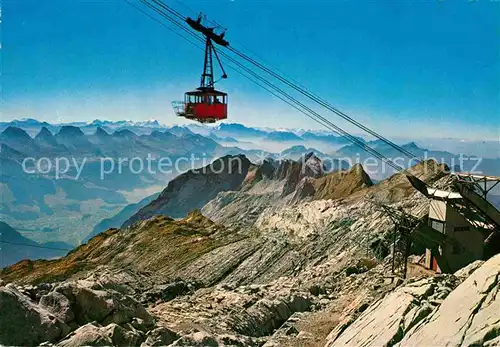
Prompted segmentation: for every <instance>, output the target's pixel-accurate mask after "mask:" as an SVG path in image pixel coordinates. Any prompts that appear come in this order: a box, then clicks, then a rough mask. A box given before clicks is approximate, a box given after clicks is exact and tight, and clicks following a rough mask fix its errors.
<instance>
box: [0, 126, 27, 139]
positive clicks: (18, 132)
mask: <svg viewBox="0 0 500 347" xmlns="http://www.w3.org/2000/svg"><path fill="white" fill-rule="evenodd" d="M2 135H4V136H6V137H9V138H11V139H19V140H31V137H30V136H29V135H28V133H27V132H26V131H24V130H23V129H21V128H18V127H13V126H8V127H7V128H6V129H5V130H4V131H3V132H2Z"/></svg>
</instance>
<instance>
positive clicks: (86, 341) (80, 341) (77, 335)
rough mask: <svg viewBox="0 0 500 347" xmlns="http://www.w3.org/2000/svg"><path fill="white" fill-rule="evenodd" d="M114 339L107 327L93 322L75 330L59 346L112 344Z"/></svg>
mask: <svg viewBox="0 0 500 347" xmlns="http://www.w3.org/2000/svg"><path fill="white" fill-rule="evenodd" d="M111 345H113V340H112V339H111V337H110V336H109V334H108V332H107V331H106V329H102V328H100V327H98V326H96V325H94V324H92V323H87V324H85V325H83V326H81V327H80V328H78V329H77V330H75V331H73V332H72V333H71V334H70V335H68V336H67V337H66V338H65V339H64V340H62V341H61V342H59V343H58V344H57V347H79V346H111Z"/></svg>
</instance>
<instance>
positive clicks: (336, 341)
mask: <svg viewBox="0 0 500 347" xmlns="http://www.w3.org/2000/svg"><path fill="white" fill-rule="evenodd" d="M454 285H455V281H454V278H453V277H451V276H442V277H434V278H428V279H423V280H420V281H417V282H413V283H409V284H407V285H406V286H403V287H399V288H398V289H396V290H395V291H394V292H392V293H390V294H389V295H387V296H386V297H385V298H383V299H380V300H379V301H377V302H376V303H374V304H372V305H371V306H370V307H368V308H367V309H366V310H365V311H364V312H363V313H362V314H361V315H360V316H359V318H357V319H356V320H355V321H354V322H352V324H350V325H348V326H347V327H346V328H345V330H343V331H341V332H340V333H339V332H335V331H334V332H332V334H330V336H329V338H328V343H327V344H326V346H328V347H333V346H392V345H394V344H395V343H397V342H399V341H400V340H401V339H402V338H403V336H404V334H405V333H406V332H407V331H408V329H410V328H411V327H413V326H415V325H416V324H417V323H418V322H419V321H421V320H423V319H424V318H425V317H426V316H427V315H429V314H430V312H431V311H432V309H433V307H432V306H435V304H433V303H434V298H436V297H439V296H442V293H446V292H447V291H446V290H445V289H444V288H450V287H451V288H453V287H454ZM424 345H425V344H424Z"/></svg>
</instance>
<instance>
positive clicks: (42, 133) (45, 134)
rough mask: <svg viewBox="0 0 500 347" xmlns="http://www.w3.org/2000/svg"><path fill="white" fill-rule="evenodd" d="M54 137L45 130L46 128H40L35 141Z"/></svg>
mask: <svg viewBox="0 0 500 347" xmlns="http://www.w3.org/2000/svg"><path fill="white" fill-rule="evenodd" d="M53 137H54V135H52V133H51V132H50V130H49V129H47V127H42V128H41V129H40V132H39V133H38V134H37V135H36V137H35V138H36V139H45V138H53Z"/></svg>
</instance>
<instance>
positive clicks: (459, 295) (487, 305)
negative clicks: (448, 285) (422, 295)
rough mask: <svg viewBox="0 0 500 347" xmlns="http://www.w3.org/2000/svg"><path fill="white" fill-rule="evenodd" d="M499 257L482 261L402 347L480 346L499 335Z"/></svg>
mask: <svg viewBox="0 0 500 347" xmlns="http://www.w3.org/2000/svg"><path fill="white" fill-rule="evenodd" d="M499 291H500V255H497V256H495V257H493V258H491V259H490V260H488V261H487V262H485V263H484V264H483V265H482V266H481V267H480V268H479V269H477V270H476V271H474V272H473V273H472V275H471V276H470V277H468V278H467V279H466V280H465V281H464V282H463V283H462V284H460V285H459V286H458V287H457V288H456V289H455V290H454V291H452V292H451V294H450V295H448V297H447V298H446V299H445V300H444V301H443V303H442V304H441V306H440V307H439V309H438V310H436V311H435V312H433V314H432V315H430V316H428V317H427V318H426V319H425V320H423V321H422V322H421V323H420V324H418V325H417V326H416V327H415V328H414V329H412V330H411V331H410V332H408V334H407V335H406V336H405V337H404V338H403V339H402V341H401V344H400V345H401V346H425V345H431V344H433V345H443V346H444V345H447V346H480V345H486V344H487V343H492V342H491V341H492V340H494V339H496V338H497V337H499V336H500V296H499V295H498V292H499Z"/></svg>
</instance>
